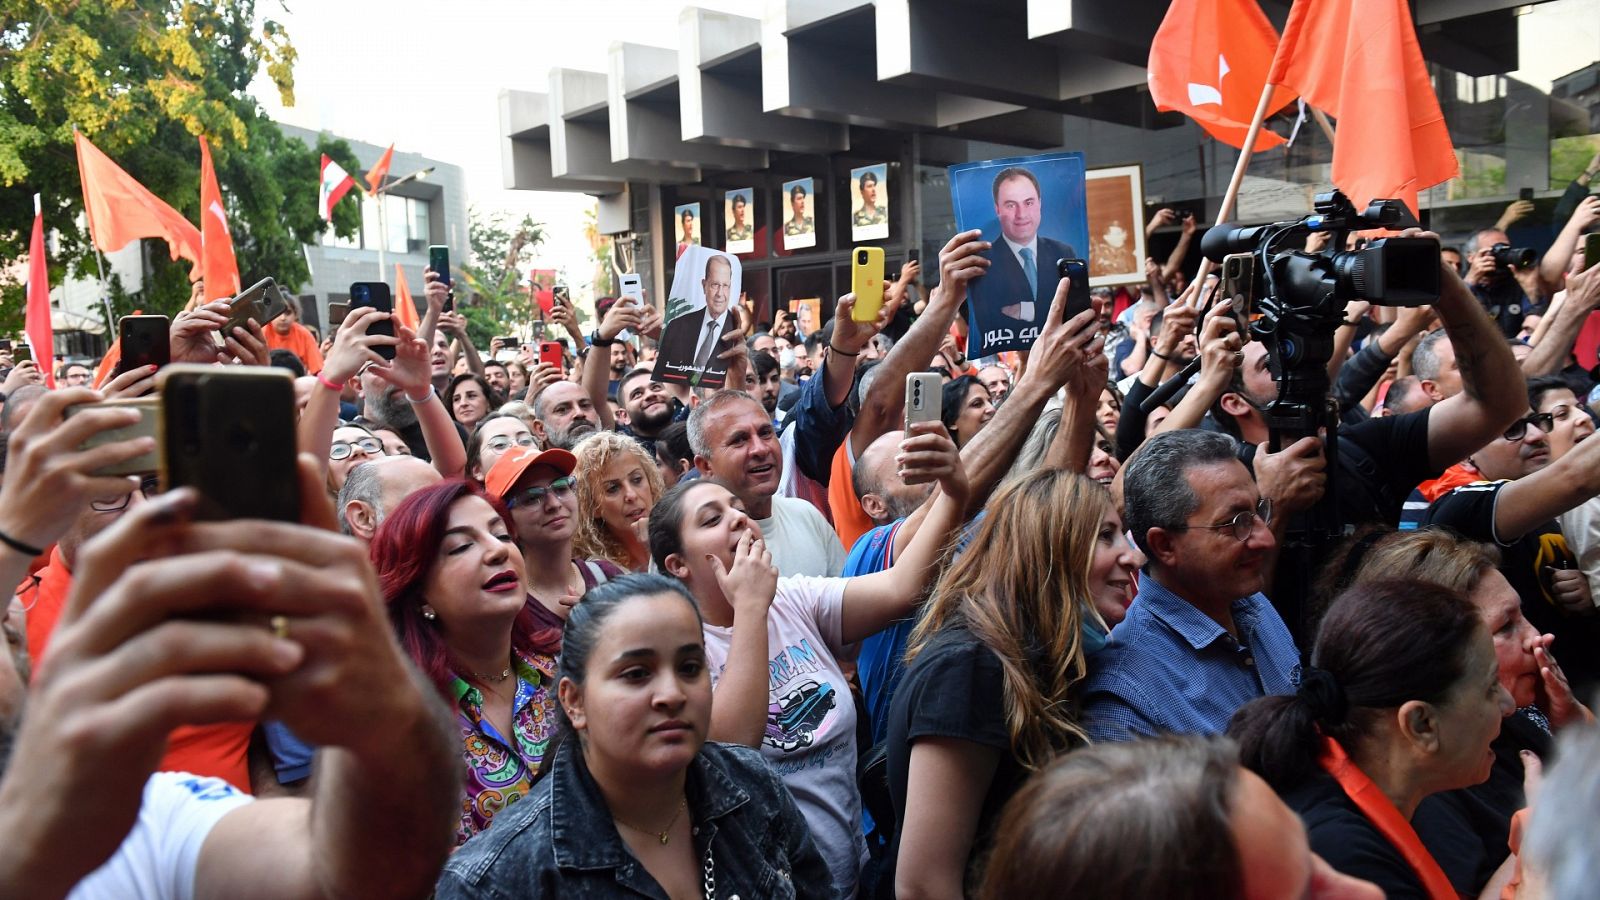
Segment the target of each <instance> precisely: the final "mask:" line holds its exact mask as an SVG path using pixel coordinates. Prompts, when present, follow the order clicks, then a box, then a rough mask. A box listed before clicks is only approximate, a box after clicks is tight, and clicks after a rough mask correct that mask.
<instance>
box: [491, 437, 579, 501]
mask: <svg viewBox="0 0 1600 900" xmlns="http://www.w3.org/2000/svg"><path fill="white" fill-rule="evenodd" d="M534 466H549V467H551V468H553V469H555V470H557V471H559V472H560V473H561V474H563V475H571V474H572V470H573V469H575V468H577V467H578V458H577V457H576V456H573V455H572V454H571V453H568V452H567V451H565V450H558V449H554V448H552V449H550V450H538V449H535V448H533V447H518V448H516V449H515V450H513V451H512V452H510V453H507V454H506V455H505V456H502V457H500V460H499V461H498V462H496V463H495V464H494V466H493V467H491V468H490V469H489V474H488V475H487V476H485V477H484V479H483V486H484V488H485V489H486V490H487V491H488V492H489V493H490V495H492V496H493V497H494V498H495V499H496V500H504V499H506V497H507V495H509V494H510V493H511V491H512V489H513V488H515V487H516V486H517V482H518V481H520V480H521V479H522V476H523V475H524V474H525V473H526V472H527V471H528V470H529V469H531V468H533V467H534Z"/></svg>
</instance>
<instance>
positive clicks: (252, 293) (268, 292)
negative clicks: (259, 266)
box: [221, 278, 289, 339]
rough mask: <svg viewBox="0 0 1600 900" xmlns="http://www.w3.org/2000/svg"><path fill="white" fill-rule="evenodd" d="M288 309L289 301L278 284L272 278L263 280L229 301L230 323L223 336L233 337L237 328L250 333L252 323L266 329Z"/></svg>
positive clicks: (226, 326)
mask: <svg viewBox="0 0 1600 900" xmlns="http://www.w3.org/2000/svg"><path fill="white" fill-rule="evenodd" d="M288 309H289V300H288V298H287V297H285V296H284V295H283V291H282V290H281V289H279V287H278V283H277V282H276V281H274V280H272V279H271V278H263V279H261V280H260V281H258V282H256V283H255V284H252V285H250V287H248V288H246V289H245V290H244V292H242V293H241V294H239V296H237V297H234V298H233V299H232V300H229V301H228V322H227V324H225V325H223V326H222V334H221V336H222V338H223V339H227V338H231V337H233V330H234V329H235V328H243V329H245V330H246V331H248V330H249V327H248V326H249V323H250V322H252V321H253V322H255V323H256V324H257V325H260V326H261V327H263V328H265V327H266V326H267V323H268V322H271V321H272V320H273V319H276V318H277V317H279V316H281V315H283V314H284V312H285V311H287V310H288Z"/></svg>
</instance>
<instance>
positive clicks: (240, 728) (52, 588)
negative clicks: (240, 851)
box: [17, 548, 256, 794]
mask: <svg viewBox="0 0 1600 900" xmlns="http://www.w3.org/2000/svg"><path fill="white" fill-rule="evenodd" d="M35 577H37V578H38V587H37V588H35V587H33V585H32V584H30V582H31V581H32V579H29V581H24V582H23V583H22V587H20V588H18V590H17V593H19V594H21V595H22V596H23V599H24V600H26V599H27V594H26V593H25V591H27V590H37V591H38V595H37V596H36V597H35V598H34V603H33V608H32V609H30V610H28V655H29V656H30V657H31V658H32V660H33V666H34V669H35V670H37V669H38V667H39V663H40V662H41V661H42V660H43V659H44V654H45V650H46V649H47V647H48V645H49V641H50V633H51V632H53V631H55V628H56V622H57V620H59V619H60V618H61V610H62V608H63V607H64V606H65V605H66V602H67V594H69V593H70V592H71V591H72V573H71V572H70V571H68V570H67V564H66V561H65V560H63V559H62V558H61V550H60V549H59V548H58V549H55V550H52V551H50V564H49V565H47V566H45V567H44V568H43V569H40V570H39V572H38V575H37V576H35ZM255 726H256V723H254V722H220V723H217V724H215V725H183V726H180V727H178V728H176V729H174V730H173V731H172V733H171V734H169V735H167V754H166V755H165V756H163V757H162V758H161V763H160V765H158V766H157V767H156V768H157V769H158V770H160V771H164V772H192V773H194V774H195V775H208V776H212V777H216V778H221V779H223V780H225V781H227V782H228V783H229V784H231V785H233V786H234V787H236V788H238V789H239V790H241V791H244V792H245V793H247V794H248V793H250V792H251V790H250V763H249V759H248V758H247V755H248V752H249V749H250V734H251V732H253V731H254V730H255Z"/></svg>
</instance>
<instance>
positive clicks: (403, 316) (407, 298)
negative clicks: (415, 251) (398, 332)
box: [394, 263, 422, 331]
mask: <svg viewBox="0 0 1600 900" xmlns="http://www.w3.org/2000/svg"><path fill="white" fill-rule="evenodd" d="M394 295H395V300H394V319H395V321H396V322H399V323H400V324H401V325H404V326H406V327H407V328H409V329H411V330H412V331H420V330H421V329H422V321H421V320H420V319H418V318H417V301H415V300H413V299H411V288H410V287H409V286H408V285H407V284H406V273H405V270H404V269H402V268H400V264H399V263H395V265H394Z"/></svg>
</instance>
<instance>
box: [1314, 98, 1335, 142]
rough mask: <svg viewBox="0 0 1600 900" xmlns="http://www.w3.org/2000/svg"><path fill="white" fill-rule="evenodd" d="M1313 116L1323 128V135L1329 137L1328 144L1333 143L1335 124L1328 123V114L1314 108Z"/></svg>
mask: <svg viewBox="0 0 1600 900" xmlns="http://www.w3.org/2000/svg"><path fill="white" fill-rule="evenodd" d="M1311 116H1312V118H1314V119H1316V120H1317V124H1318V125H1321V126H1322V133H1323V134H1325V135H1327V136H1328V143H1330V144H1331V143H1333V123H1332V122H1329V121H1328V114H1327V113H1325V112H1323V111H1322V110H1320V109H1317V108H1316V107H1315V106H1313V107H1311Z"/></svg>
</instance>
